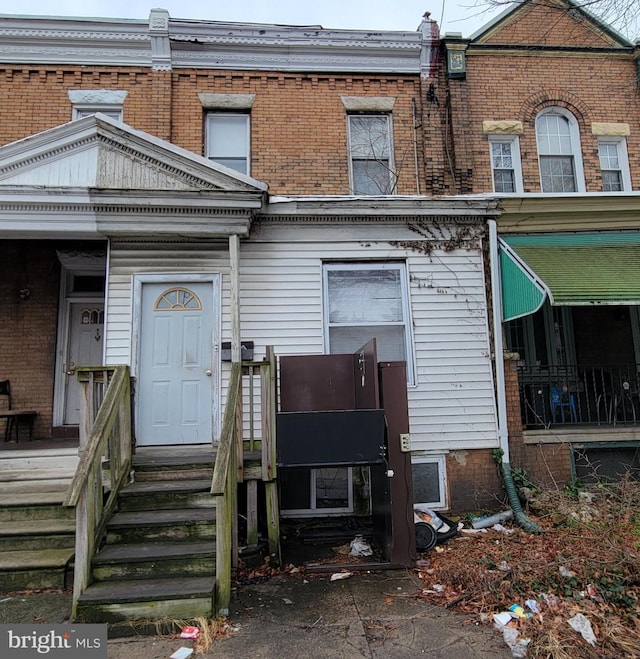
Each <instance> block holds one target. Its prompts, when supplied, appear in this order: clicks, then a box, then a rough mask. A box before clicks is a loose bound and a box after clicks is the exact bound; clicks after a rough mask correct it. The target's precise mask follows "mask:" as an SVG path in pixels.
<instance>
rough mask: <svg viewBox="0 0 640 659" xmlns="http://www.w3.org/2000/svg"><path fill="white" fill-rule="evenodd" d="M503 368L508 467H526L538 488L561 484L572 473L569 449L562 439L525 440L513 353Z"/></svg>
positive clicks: (566, 481)
mask: <svg viewBox="0 0 640 659" xmlns="http://www.w3.org/2000/svg"><path fill="white" fill-rule="evenodd" d="M504 369H505V389H506V394H507V427H508V429H509V453H510V457H511V467H512V469H513V468H514V467H521V468H523V469H525V470H526V472H527V475H528V476H529V478H530V479H531V481H533V483H535V484H536V485H537V486H539V487H541V488H554V487H563V486H564V485H566V484H567V483H568V482H569V481H570V480H571V477H572V473H571V449H570V447H569V445H568V444H565V443H557V444H543V443H539V444H525V443H524V435H523V430H522V417H521V412H520V393H519V387H518V372H517V361H516V355H513V354H510V355H509V354H507V355H505V361H504Z"/></svg>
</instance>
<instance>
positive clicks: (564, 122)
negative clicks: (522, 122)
mask: <svg viewBox="0 0 640 659" xmlns="http://www.w3.org/2000/svg"><path fill="white" fill-rule="evenodd" d="M536 138H537V142H538V158H539V161H540V182H541V186H542V192H584V189H585V188H584V175H583V170H582V157H581V152H580V133H579V131H578V122H577V121H576V119H575V117H574V116H573V115H572V114H571V113H570V112H567V111H566V110H564V109H562V108H548V109H546V110H543V111H542V112H541V113H540V114H539V115H538V117H537V119H536Z"/></svg>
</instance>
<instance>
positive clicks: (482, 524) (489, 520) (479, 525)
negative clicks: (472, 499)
mask: <svg viewBox="0 0 640 659" xmlns="http://www.w3.org/2000/svg"><path fill="white" fill-rule="evenodd" d="M512 517H513V510H503V511H502V512H501V513H496V514H495V515H491V516H490V517H481V518H480V519H477V520H476V521H475V522H474V523H473V524H472V525H471V526H472V527H473V528H474V529H488V528H491V527H492V526H493V525H494V524H502V523H503V522H506V521H507V520H510V519H511V518H512Z"/></svg>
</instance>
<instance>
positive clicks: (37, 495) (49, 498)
mask: <svg viewBox="0 0 640 659" xmlns="http://www.w3.org/2000/svg"><path fill="white" fill-rule="evenodd" d="M65 495H66V492H61V491H59V492H15V493H12V494H7V493H5V492H4V491H3V493H2V494H0V522H9V521H13V520H27V519H75V514H76V513H75V509H74V508H67V507H65V506H63V505H62V502H63V501H64V498H65Z"/></svg>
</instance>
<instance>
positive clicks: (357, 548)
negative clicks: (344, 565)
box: [349, 535, 373, 556]
mask: <svg viewBox="0 0 640 659" xmlns="http://www.w3.org/2000/svg"><path fill="white" fill-rule="evenodd" d="M372 554H373V550H372V549H371V547H370V546H369V543H368V542H366V541H365V539H364V537H363V536H361V535H357V536H356V537H355V538H354V539H353V540H352V541H351V550H350V551H349V556H371V555H372Z"/></svg>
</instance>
